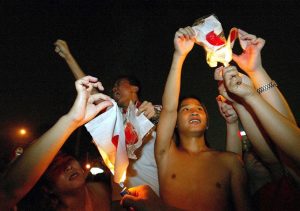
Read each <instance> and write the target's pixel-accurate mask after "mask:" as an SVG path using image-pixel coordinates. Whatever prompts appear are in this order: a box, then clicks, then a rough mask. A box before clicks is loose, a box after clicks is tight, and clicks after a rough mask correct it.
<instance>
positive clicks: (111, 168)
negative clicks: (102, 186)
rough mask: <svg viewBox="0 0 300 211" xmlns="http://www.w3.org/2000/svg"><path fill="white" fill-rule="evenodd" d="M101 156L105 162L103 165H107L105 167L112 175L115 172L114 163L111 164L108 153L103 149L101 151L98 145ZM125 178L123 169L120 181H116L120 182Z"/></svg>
mask: <svg viewBox="0 0 300 211" xmlns="http://www.w3.org/2000/svg"><path fill="white" fill-rule="evenodd" d="M98 150H99V152H100V154H101V156H102V159H103V161H104V163H105V165H106V166H107V168H108V169H109V170H110V172H111V173H112V175H114V174H115V166H114V164H112V162H111V161H110V160H109V157H108V155H107V154H106V153H105V151H103V150H102V149H101V148H100V147H99V148H98ZM125 180H126V171H124V173H123V175H122V177H121V179H120V181H117V183H121V182H124V181H125Z"/></svg>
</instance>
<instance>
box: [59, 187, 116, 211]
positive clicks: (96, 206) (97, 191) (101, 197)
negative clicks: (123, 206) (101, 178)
mask: <svg viewBox="0 0 300 211" xmlns="http://www.w3.org/2000/svg"><path fill="white" fill-rule="evenodd" d="M86 186H87V189H86V198H85V200H84V199H78V200H79V201H80V203H81V204H82V205H83V207H82V208H76V209H75V210H78V211H79V210H80V211H98V210H101V211H110V210H111V208H110V206H111V200H110V196H111V193H110V191H109V189H108V187H106V185H104V184H101V183H96V182H95V183H88V184H87V185H86ZM57 210H74V208H65V207H58V209H57Z"/></svg>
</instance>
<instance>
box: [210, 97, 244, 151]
mask: <svg viewBox="0 0 300 211" xmlns="http://www.w3.org/2000/svg"><path fill="white" fill-rule="evenodd" d="M216 99H217V103H218V106H219V111H220V114H221V116H222V117H223V118H224V119H225V121H226V129H227V130H226V151H229V152H234V153H237V154H239V155H240V156H242V153H243V150H242V142H241V138H240V135H239V132H240V131H239V120H238V116H237V113H236V112H235V110H234V108H233V107H232V105H231V103H230V102H229V101H228V100H226V99H225V98H224V97H223V96H222V95H219V96H218V97H217V98H216Z"/></svg>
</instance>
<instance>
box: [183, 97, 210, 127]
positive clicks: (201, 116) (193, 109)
mask: <svg viewBox="0 0 300 211" xmlns="http://www.w3.org/2000/svg"><path fill="white" fill-rule="evenodd" d="M206 125H207V116H206V112H205V109H204V108H203V106H202V105H201V103H200V102H199V101H198V100H197V99H194V98H187V99H184V100H183V101H182V102H181V104H180V105H179V110H178V117H177V127H178V130H179V132H181V131H182V132H184V131H189V132H202V131H205V129H206Z"/></svg>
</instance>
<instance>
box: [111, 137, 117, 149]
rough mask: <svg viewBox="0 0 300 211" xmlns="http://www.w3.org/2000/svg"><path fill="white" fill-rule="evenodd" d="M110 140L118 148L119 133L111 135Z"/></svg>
mask: <svg viewBox="0 0 300 211" xmlns="http://www.w3.org/2000/svg"><path fill="white" fill-rule="evenodd" d="M111 142H112V143H113V144H114V145H115V147H116V148H118V143H119V135H115V136H113V137H112V139H111Z"/></svg>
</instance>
